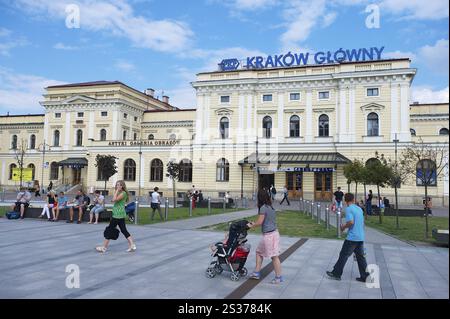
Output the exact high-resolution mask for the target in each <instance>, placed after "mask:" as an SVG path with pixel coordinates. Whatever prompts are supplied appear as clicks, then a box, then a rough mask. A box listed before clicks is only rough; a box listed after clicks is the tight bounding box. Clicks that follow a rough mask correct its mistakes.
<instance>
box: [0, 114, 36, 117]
mask: <svg viewBox="0 0 450 319" xmlns="http://www.w3.org/2000/svg"><path fill="white" fill-rule="evenodd" d="M24 116H45V114H13V115H10V114H7V115H0V117H24Z"/></svg>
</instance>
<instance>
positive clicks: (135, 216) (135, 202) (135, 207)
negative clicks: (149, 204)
mask: <svg viewBox="0 0 450 319" xmlns="http://www.w3.org/2000/svg"><path fill="white" fill-rule="evenodd" d="M134 204H135V206H134V224H135V225H137V223H138V207H139V201H138V199H137V198H136V199H135V200H134Z"/></svg>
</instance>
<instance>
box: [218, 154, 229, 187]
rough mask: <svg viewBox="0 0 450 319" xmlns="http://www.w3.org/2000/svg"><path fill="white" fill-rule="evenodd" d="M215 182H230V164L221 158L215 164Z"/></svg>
mask: <svg viewBox="0 0 450 319" xmlns="http://www.w3.org/2000/svg"><path fill="white" fill-rule="evenodd" d="M216 180H217V181H218V182H228V181H229V180H230V163H229V162H228V161H227V160H226V159H225V158H221V159H219V160H218V161H217V163H216Z"/></svg>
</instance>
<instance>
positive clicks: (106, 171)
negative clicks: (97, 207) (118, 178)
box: [95, 154, 118, 191]
mask: <svg viewBox="0 0 450 319" xmlns="http://www.w3.org/2000/svg"><path fill="white" fill-rule="evenodd" d="M117 159H118V158H117V157H115V156H114V155H100V154H97V156H96V157H95V167H97V168H98V174H99V176H97V178H98V180H101V181H105V191H106V183H107V182H108V180H109V179H110V177H111V176H113V175H114V174H116V173H117V172H118V170H117V166H116V160H117Z"/></svg>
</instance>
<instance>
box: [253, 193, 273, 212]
mask: <svg viewBox="0 0 450 319" xmlns="http://www.w3.org/2000/svg"><path fill="white" fill-rule="evenodd" d="M266 196H270V195H269V193H268V192H267V189H266V188H265V187H262V188H261V189H260V190H259V191H258V196H257V203H256V206H258V214H259V211H260V209H261V207H262V205H264V200H265V197H266Z"/></svg>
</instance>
